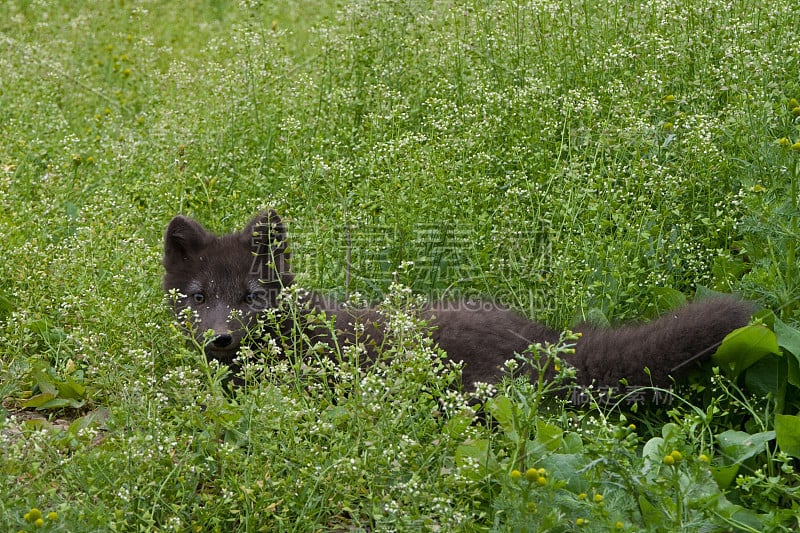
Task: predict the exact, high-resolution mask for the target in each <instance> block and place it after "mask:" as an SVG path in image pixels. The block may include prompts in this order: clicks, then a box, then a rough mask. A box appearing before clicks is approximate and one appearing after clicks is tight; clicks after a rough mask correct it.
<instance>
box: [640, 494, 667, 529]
mask: <svg viewBox="0 0 800 533" xmlns="http://www.w3.org/2000/svg"><path fill="white" fill-rule="evenodd" d="M639 509H640V510H641V511H642V518H643V519H644V523H645V524H646V525H648V526H654V527H655V526H659V525H662V524H663V523H664V519H665V518H666V517H665V516H664V512H663V511H661V510H660V509H659V508H657V507H656V506H655V505H653V504H652V503H650V500H648V499H647V498H645V497H644V495H643V494H640V495H639Z"/></svg>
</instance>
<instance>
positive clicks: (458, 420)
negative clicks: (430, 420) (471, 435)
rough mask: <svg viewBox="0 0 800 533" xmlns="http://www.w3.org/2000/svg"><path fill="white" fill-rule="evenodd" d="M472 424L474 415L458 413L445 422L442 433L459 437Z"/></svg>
mask: <svg viewBox="0 0 800 533" xmlns="http://www.w3.org/2000/svg"><path fill="white" fill-rule="evenodd" d="M470 425H472V417H470V416H464V415H456V416H454V417H452V418H450V419H449V420H448V421H447V423H445V425H444V428H443V430H442V433H444V434H445V435H447V436H449V437H451V438H458V437H459V436H460V435H461V434H463V433H464V431H466V429H467V428H468V427H469V426H470Z"/></svg>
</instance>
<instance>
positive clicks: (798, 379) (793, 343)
mask: <svg viewBox="0 0 800 533" xmlns="http://www.w3.org/2000/svg"><path fill="white" fill-rule="evenodd" d="M774 327H775V336H776V337H777V338H778V346H780V347H781V348H782V349H783V352H784V353H785V354H787V357H786V359H787V362H788V376H787V379H788V381H789V383H791V384H792V385H794V386H795V387H800V331H798V330H797V328H793V327H791V326H788V325H786V324H784V323H783V322H782V321H781V320H780V319H778V318H777V317H775V322H774Z"/></svg>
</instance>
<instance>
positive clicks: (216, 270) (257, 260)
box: [163, 210, 293, 363]
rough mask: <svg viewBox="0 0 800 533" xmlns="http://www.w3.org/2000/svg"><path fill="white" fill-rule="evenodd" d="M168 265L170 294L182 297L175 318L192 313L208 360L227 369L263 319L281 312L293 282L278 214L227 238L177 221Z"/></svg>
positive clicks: (171, 229)
mask: <svg viewBox="0 0 800 533" xmlns="http://www.w3.org/2000/svg"><path fill="white" fill-rule="evenodd" d="M163 265H164V269H165V271H166V273H165V275H164V283H163V287H164V290H165V291H167V292H169V291H170V290H172V289H175V290H177V292H178V296H177V299H176V300H175V312H176V313H177V314H178V315H180V314H181V313H183V312H185V310H187V309H189V310H191V318H192V321H193V325H192V328H191V329H192V331H193V333H194V335H195V339H196V340H197V342H198V343H200V344H201V345H203V346H204V349H205V353H206V356H208V357H210V358H213V359H218V360H220V361H222V362H226V363H227V362H230V361H231V360H232V359H233V357H234V356H235V355H236V353H237V351H238V350H239V348H240V346H241V344H242V340H243V339H244V338H245V336H246V334H247V330H248V329H249V328H250V327H251V326H252V325H253V323H254V322H255V319H256V317H257V316H258V314H259V313H261V312H262V311H265V310H267V309H269V308H272V307H275V306H276V305H277V299H278V294H279V293H280V292H281V290H282V289H283V288H284V287H286V286H288V285H290V284H291V283H292V281H293V276H292V274H291V272H290V271H289V253H288V251H287V244H286V227H285V226H284V224H283V222H282V221H281V219H280V217H279V216H278V215H277V214H276V213H275V212H274V211H272V210H270V211H269V212H262V213H260V214H259V215H257V216H256V217H255V218H254V219H253V220H252V221H250V223H249V224H247V226H245V228H244V229H243V230H242V231H240V232H238V233H230V234H228V235H222V236H216V235H214V234H212V233H209V232H208V231H206V229H205V228H203V226H201V225H200V224H199V223H198V222H196V221H194V220H192V219H189V218H186V217H184V216H176V217H175V218H173V219H172V221H171V222H170V223H169V226H167V230H166V232H165V234H164V259H163ZM209 332H210V333H209Z"/></svg>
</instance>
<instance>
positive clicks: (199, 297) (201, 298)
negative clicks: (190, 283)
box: [192, 292, 206, 304]
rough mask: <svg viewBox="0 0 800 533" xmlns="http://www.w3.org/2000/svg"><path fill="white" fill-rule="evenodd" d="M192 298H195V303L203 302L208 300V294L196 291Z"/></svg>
mask: <svg viewBox="0 0 800 533" xmlns="http://www.w3.org/2000/svg"><path fill="white" fill-rule="evenodd" d="M192 300H194V301H195V303H198V304H201V303H203V302H205V301H206V295H205V294H203V293H202V292H196V293H194V294H192Z"/></svg>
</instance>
